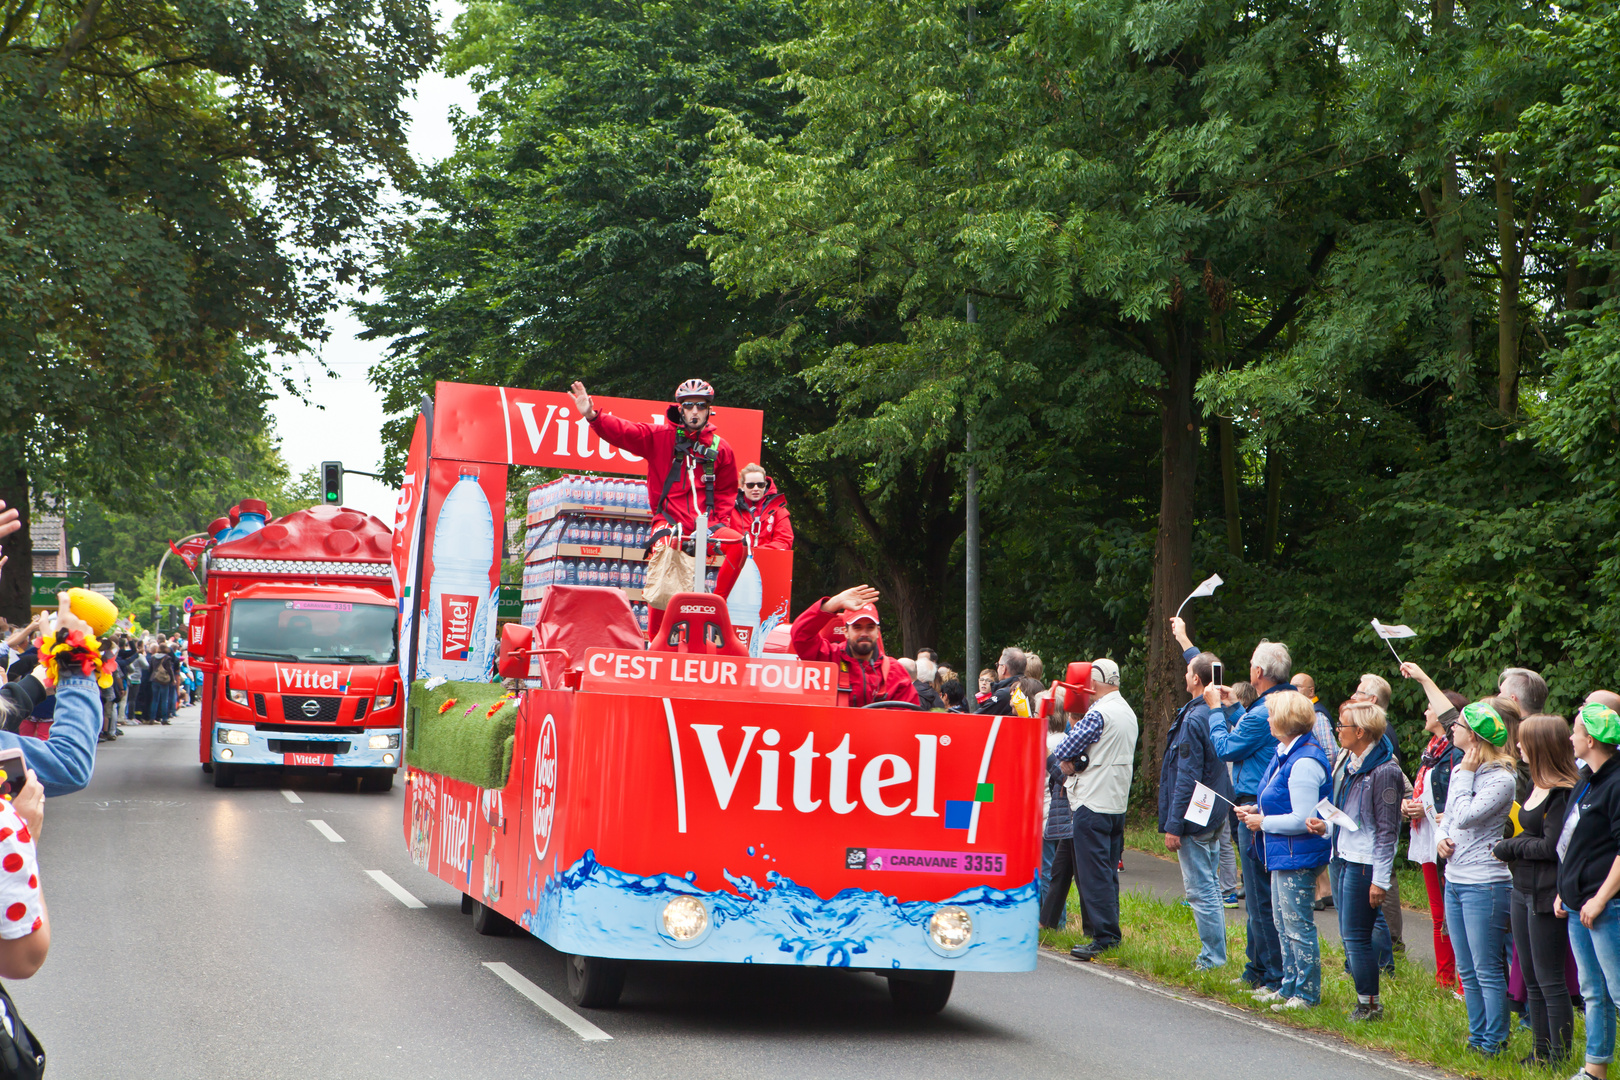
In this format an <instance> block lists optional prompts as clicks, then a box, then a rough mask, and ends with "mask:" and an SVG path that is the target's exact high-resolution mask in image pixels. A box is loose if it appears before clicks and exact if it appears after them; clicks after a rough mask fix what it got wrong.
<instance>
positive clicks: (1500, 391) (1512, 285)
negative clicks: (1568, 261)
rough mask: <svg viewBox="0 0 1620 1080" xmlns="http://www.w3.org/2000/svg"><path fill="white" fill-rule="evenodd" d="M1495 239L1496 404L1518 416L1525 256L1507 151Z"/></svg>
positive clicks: (1501, 158)
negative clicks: (1497, 279) (1497, 257)
mask: <svg viewBox="0 0 1620 1080" xmlns="http://www.w3.org/2000/svg"><path fill="white" fill-rule="evenodd" d="M1495 166H1496V238H1497V243H1498V244H1499V245H1500V247H1501V258H1500V260H1499V265H1500V266H1501V273H1500V278H1501V284H1500V288H1499V289H1498V292H1497V298H1496V407H1497V409H1498V410H1500V412H1501V413H1502V415H1503V416H1505V417H1507V418H1508V419H1509V420H1515V419H1517V418H1518V415H1519V275H1520V270H1521V268H1522V266H1523V261H1524V255H1523V252H1522V251H1521V250H1520V247H1519V222H1518V218H1517V216H1516V212H1515V210H1514V206H1513V181H1512V180H1511V179H1509V177H1508V158H1507V153H1506V152H1505V151H1501V150H1499V151H1497V153H1496V160H1495Z"/></svg>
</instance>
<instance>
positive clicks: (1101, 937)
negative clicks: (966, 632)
mask: <svg viewBox="0 0 1620 1080" xmlns="http://www.w3.org/2000/svg"><path fill="white" fill-rule="evenodd" d="M1018 659H1019V664H1020V667H1022V664H1023V656H1022V654H1020V656H1019V658H1018ZM1137 732H1138V725H1137V720H1136V710H1134V709H1132V708H1131V706H1130V704H1129V703H1128V702H1127V701H1126V700H1125V696H1124V695H1123V694H1121V693H1120V692H1119V665H1118V664H1116V663H1114V661H1112V660H1110V659H1108V658H1107V657H1100V658H1098V659H1096V660H1093V661H1092V662H1091V708H1090V709H1089V710H1087V712H1086V714H1085V715H1084V716H1082V717H1081V718H1080V719H1079V720H1078V721H1076V722H1075V724H1074V726H1073V727H1071V728H1070V729H1069V733H1068V734H1067V735H1065V736H1064V737H1063V741H1062V742H1060V743H1058V745H1057V747H1056V748H1055V749H1053V751H1052V757H1053V758H1054V759H1056V761H1057V762H1058V768H1059V769H1060V770H1061V771H1062V772H1063V774H1064V775H1065V776H1066V777H1067V778H1068V779H1066V780H1065V781H1064V790H1065V793H1066V794H1067V795H1068V798H1069V809H1070V810H1071V811H1072V812H1073V825H1074V829H1073V843H1074V879H1075V884H1076V885H1077V886H1078V887H1079V889H1080V922H1081V927H1082V929H1084V930H1085V932H1086V933H1087V934H1089V935H1091V940H1090V941H1088V942H1086V943H1084V944H1082V945H1076V946H1075V947H1074V948H1072V949H1070V950H1069V955H1070V956H1072V957H1074V958H1075V959H1076V960H1095V959H1096V958H1097V957H1099V956H1101V955H1102V954H1103V953H1105V952H1107V951H1108V950H1109V949H1112V948H1114V947H1115V946H1117V945H1118V944H1119V940H1120V925H1119V860H1120V857H1121V856H1123V855H1124V854H1125V810H1126V808H1127V802H1128V800H1129V798H1130V792H1131V769H1132V766H1133V764H1134V763H1135V761H1136V737H1137ZM1058 910H1059V912H1061V908H1059V909H1058ZM1049 925H1060V924H1059V923H1057V922H1051V923H1049Z"/></svg>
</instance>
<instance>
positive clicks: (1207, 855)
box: [1178, 826, 1226, 969]
mask: <svg viewBox="0 0 1620 1080" xmlns="http://www.w3.org/2000/svg"><path fill="white" fill-rule="evenodd" d="M1223 828H1224V826H1223ZM1178 855H1179V857H1180V860H1181V885H1182V888H1184V889H1185V890H1186V892H1187V903H1188V904H1190V905H1191V906H1192V912H1193V922H1194V923H1196V924H1197V926H1198V940H1199V942H1200V944H1201V945H1202V946H1203V947H1202V948H1200V949H1199V950H1198V960H1197V965H1198V967H1199V968H1201V969H1203V968H1217V967H1220V966H1221V965H1223V964H1225V963H1226V908H1225V905H1224V904H1223V903H1222V902H1221V879H1220V873H1221V837H1220V834H1219V833H1211V834H1210V835H1208V836H1205V837H1203V838H1201V839H1200V838H1199V837H1196V836H1183V837H1182V838H1181V851H1180V852H1179V853H1178Z"/></svg>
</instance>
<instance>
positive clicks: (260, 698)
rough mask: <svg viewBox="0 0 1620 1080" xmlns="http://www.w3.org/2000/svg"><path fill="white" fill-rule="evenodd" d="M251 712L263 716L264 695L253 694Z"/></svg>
mask: <svg viewBox="0 0 1620 1080" xmlns="http://www.w3.org/2000/svg"><path fill="white" fill-rule="evenodd" d="M253 711H254V712H256V713H258V714H259V715H260V716H263V715H264V695H263V694H254V695H253Z"/></svg>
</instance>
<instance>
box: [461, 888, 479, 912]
mask: <svg viewBox="0 0 1620 1080" xmlns="http://www.w3.org/2000/svg"><path fill="white" fill-rule="evenodd" d="M476 903H478V901H476V900H474V899H473V898H472V897H470V896H468V895H467V894H466V893H462V894H461V913H462V914H463V915H471V914H472V913H473V905H474V904H476Z"/></svg>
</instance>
